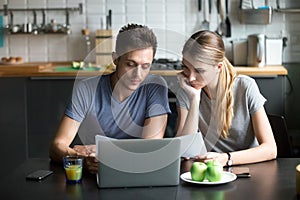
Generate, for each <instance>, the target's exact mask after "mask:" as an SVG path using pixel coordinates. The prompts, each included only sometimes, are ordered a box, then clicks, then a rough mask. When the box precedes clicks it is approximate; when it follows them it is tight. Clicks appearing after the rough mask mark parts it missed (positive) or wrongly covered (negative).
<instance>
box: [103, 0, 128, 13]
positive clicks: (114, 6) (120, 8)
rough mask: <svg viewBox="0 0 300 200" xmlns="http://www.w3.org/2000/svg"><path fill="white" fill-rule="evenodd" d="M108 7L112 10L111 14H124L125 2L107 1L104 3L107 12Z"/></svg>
mask: <svg viewBox="0 0 300 200" xmlns="http://www.w3.org/2000/svg"><path fill="white" fill-rule="evenodd" d="M109 9H111V10H112V14H114V13H116V14H120V13H122V14H125V4H124V3H121V2H118V3H114V1H109V3H107V5H106V10H107V14H108V10H109Z"/></svg>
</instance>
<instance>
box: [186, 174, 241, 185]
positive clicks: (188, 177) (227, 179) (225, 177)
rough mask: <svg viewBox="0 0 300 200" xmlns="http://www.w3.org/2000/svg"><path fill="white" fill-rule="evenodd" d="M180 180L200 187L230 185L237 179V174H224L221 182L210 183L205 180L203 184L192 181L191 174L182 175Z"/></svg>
mask: <svg viewBox="0 0 300 200" xmlns="http://www.w3.org/2000/svg"><path fill="white" fill-rule="evenodd" d="M180 178H181V180H183V181H185V182H188V183H195V184H200V185H218V184H224V183H229V182H231V181H234V180H235V179H236V178H237V177H236V175H235V174H233V173H231V172H223V174H222V179H221V181H217V182H209V181H208V180H204V181H203V182H199V181H193V180H192V177H191V172H185V173H183V174H181V175H180Z"/></svg>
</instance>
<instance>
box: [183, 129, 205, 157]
mask: <svg viewBox="0 0 300 200" xmlns="http://www.w3.org/2000/svg"><path fill="white" fill-rule="evenodd" d="M177 138H178V139H180V141H181V149H180V155H181V157H188V158H192V157H195V156H199V155H204V154H206V153H207V149H206V146H205V143H204V140H203V137H202V134H201V133H200V132H198V133H194V134H189V135H184V136H180V137H177Z"/></svg>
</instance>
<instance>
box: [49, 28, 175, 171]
mask: <svg viewBox="0 0 300 200" xmlns="http://www.w3.org/2000/svg"><path fill="white" fill-rule="evenodd" d="M156 48H157V40H156V36H155V35H154V33H153V32H152V30H150V29H149V28H148V27H147V26H142V25H137V24H128V25H127V26H124V27H122V28H121V30H120V31H119V33H118V36H117V39H116V51H115V52H113V53H112V58H113V62H114V64H115V65H116V71H115V72H113V73H111V74H108V75H102V76H101V77H93V78H88V79H84V80H82V81H79V82H78V83H76V84H75V86H74V89H73V96H72V101H71V102H70V104H69V105H68V107H67V109H66V111H65V115H64V116H63V119H62V121H61V123H60V125H59V128H58V131H57V133H56V135H55V137H54V139H53V141H52V142H51V144H50V158H51V159H52V160H54V161H61V160H62V157H63V156H66V155H73V156H76V155H80V156H84V157H85V159H84V160H85V161H84V167H85V168H86V169H88V170H89V171H90V172H91V173H96V172H97V170H98V161H97V159H96V158H95V135H97V134H101V135H105V136H108V137H112V138H118V139H125V138H162V137H163V135H164V132H165V128H166V124H167V115H168V114H170V113H171V111H170V108H169V104H168V96H167V95H168V88H167V85H166V82H165V81H164V80H163V79H162V78H161V77H159V76H156V75H149V72H150V67H151V63H152V61H153V58H154V56H155V53H156ZM76 134H79V136H80V139H81V140H82V141H83V144H85V145H75V146H74V147H70V145H71V143H72V141H73V140H74V138H75V136H76Z"/></svg>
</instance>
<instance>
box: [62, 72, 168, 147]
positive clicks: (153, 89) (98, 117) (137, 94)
mask: <svg viewBox="0 0 300 200" xmlns="http://www.w3.org/2000/svg"><path fill="white" fill-rule="evenodd" d="M110 76H111V74H108V75H102V76H99V77H92V78H87V79H84V80H80V81H78V82H76V83H75V84H74V88H73V95H72V100H71V101H70V103H69V105H68V106H67V108H66V111H65V114H66V115H67V116H69V117H70V118H72V119H74V120H76V121H78V122H82V123H81V126H80V129H79V133H78V134H79V137H80V139H81V141H82V142H83V143H84V144H94V142H95V135H97V134H100V135H105V136H107V137H112V138H118V139H125V138H140V137H141V134H142V129H143V125H144V122H145V120H146V119H147V118H150V117H155V116H159V115H163V114H170V113H171V110H170V107H169V102H168V87H167V84H166V82H165V80H164V79H163V78H162V77H160V76H157V75H151V74H149V75H148V76H147V78H146V79H145V80H144V81H143V82H142V83H141V85H140V86H139V87H138V88H137V89H136V90H135V91H134V92H133V93H132V94H131V95H130V96H129V97H128V98H126V99H125V100H124V101H122V102H120V101H119V100H118V99H117V98H115V97H114V96H113V91H112V88H111V84H110Z"/></svg>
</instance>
